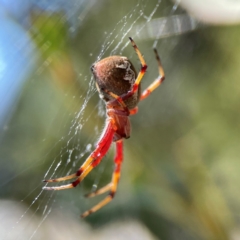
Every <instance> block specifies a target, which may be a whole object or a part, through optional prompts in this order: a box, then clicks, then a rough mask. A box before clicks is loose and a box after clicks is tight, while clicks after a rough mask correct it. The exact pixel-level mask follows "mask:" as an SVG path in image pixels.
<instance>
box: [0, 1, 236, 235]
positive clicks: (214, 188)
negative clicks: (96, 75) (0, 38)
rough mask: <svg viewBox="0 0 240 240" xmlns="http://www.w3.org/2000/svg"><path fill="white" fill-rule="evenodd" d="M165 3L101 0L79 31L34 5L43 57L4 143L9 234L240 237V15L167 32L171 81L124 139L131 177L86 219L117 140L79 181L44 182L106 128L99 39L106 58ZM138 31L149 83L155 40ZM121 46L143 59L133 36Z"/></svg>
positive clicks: (163, 42) (164, 11)
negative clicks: (67, 185)
mask: <svg viewBox="0 0 240 240" xmlns="http://www.w3.org/2000/svg"><path fill="white" fill-rule="evenodd" d="M137 4H139V5H137ZM156 4H157V1H148V2H147V4H145V3H144V2H141V1H140V2H139V1H131V2H128V1H120V2H119V1H110V0H105V1H101V3H100V2H96V3H95V4H94V5H93V6H92V8H91V9H90V11H89V12H88V14H87V16H86V17H85V18H84V20H83V23H82V25H81V26H80V27H79V28H78V29H77V30H76V31H75V33H74V34H73V35H71V36H69V25H68V23H67V22H66V21H64V20H63V19H64V15H63V14H62V13H61V12H59V13H54V14H53V13H51V14H49V13H44V12H41V13H36V12H32V16H31V18H32V25H33V27H32V28H31V29H30V30H29V32H30V34H31V36H32V39H33V41H34V43H35V44H36V47H37V51H38V52H39V56H40V58H39V66H38V69H37V70H36V71H35V72H34V73H33V74H32V75H31V76H29V79H28V81H26V83H25V85H24V88H23V91H22V95H21V98H20V100H19V101H18V102H17V103H16V110H15V112H14V115H13V116H12V118H11V120H10V122H9V124H8V125H7V129H6V131H5V134H4V136H3V140H2V142H1V146H0V159H1V169H0V175H1V184H0V187H1V191H0V196H1V199H2V201H1V202H2V204H1V208H3V209H4V211H6V214H5V215H3V217H1V222H7V223H8V227H7V228H5V231H6V233H5V234H6V235H5V236H8V237H6V238H5V239H30V238H31V237H32V238H33V239H43V238H45V239H102V238H101V236H102V235H101V234H103V233H102V232H101V231H102V230H104V231H107V230H109V232H107V233H106V235H104V236H103V239H121V238H117V237H119V236H120V235H121V234H122V235H123V236H124V234H126V236H127V237H129V239H166V240H175V239H178V240H179V239H184V240H186V239H189V240H192V239H194V240H195V239H196V240H205V239H206V240H220V239H240V231H239V221H240V215H239V213H240V191H239V184H240V174H239V168H240V161H239V158H240V150H239V140H240V139H239V136H240V124H239V122H240V121H239V120H240V111H239V105H240V85H239V75H240V68H239V63H240V54H239V51H240V45H239V40H240V31H239V30H240V27H239V26H238V25H235V26H205V27H201V28H198V29H197V30H195V31H193V32H190V33H186V34H180V35H178V36H171V37H168V38H164V39H160V40H159V41H158V45H157V49H158V51H159V53H160V55H161V59H162V63H163V66H164V69H165V74H166V80H165V82H164V84H163V85H162V86H161V87H160V88H159V89H157V90H156V91H155V92H154V93H153V94H152V95H151V96H150V97H149V98H148V99H146V100H145V101H143V102H141V103H139V113H138V114H137V115H135V116H132V117H131V123H132V136H131V138H130V139H129V140H126V141H124V147H125V149H124V164H123V169H122V175H121V181H120V184H119V188H118V192H117V194H116V197H115V199H114V201H113V202H112V203H110V204H109V205H108V206H106V207H104V208H103V209H101V210H100V211H98V212H97V213H95V214H93V215H91V216H89V217H88V218H86V219H84V220H82V219H80V217H79V216H80V213H82V212H84V211H85V210H87V209H89V208H90V207H91V206H93V205H94V204H95V203H97V202H98V201H99V200H100V199H101V197H97V199H85V198H84V194H85V193H88V192H89V191H91V190H92V189H94V188H95V187H96V186H98V187H101V186H103V185H104V184H106V183H108V182H109V181H110V179H111V174H112V169H113V152H114V151H113V150H114V149H111V151H110V152H109V153H108V155H107V156H106V158H105V159H104V160H103V162H102V163H101V165H100V166H99V167H98V168H97V169H95V170H94V171H93V172H92V173H91V174H90V175H89V176H88V177H87V178H86V179H85V180H84V182H83V183H82V184H81V186H79V187H78V188H76V189H72V190H66V191H61V192H45V191H42V187H43V186H44V183H42V180H43V179H44V178H50V177H51V176H54V177H57V176H64V175H66V174H69V173H72V172H74V171H76V170H77V168H78V167H79V166H80V165H81V163H82V162H83V161H84V159H85V158H86V157H87V155H88V154H89V152H90V151H91V150H93V149H94V143H96V141H97V139H98V138H99V136H100V134H101V130H102V129H103V126H104V120H105V114H104V105H103V103H101V101H100V100H99V97H98V94H97V93H96V90H95V87H94V82H93V81H92V79H91V73H90V66H91V64H92V63H93V62H94V61H96V60H97V57H98V56H99V54H100V52H101V50H104V51H103V57H107V56H108V55H109V54H110V53H111V51H112V50H113V49H115V47H116V46H117V45H118V43H121V45H120V47H118V48H117V49H116V52H115V54H120V51H121V48H122V46H124V45H125V44H126V43H127V42H128V36H129V34H131V31H129V32H127V30H129V29H130V28H131V25H132V24H133V23H134V26H135V25H137V24H138V23H142V22H143V23H144V22H146V19H145V18H144V16H148V15H149V14H150V13H151V12H152V11H153V9H154V8H155V7H156ZM172 6H173V4H172V3H171V2H169V1H162V2H161V3H160V7H159V8H158V9H157V11H156V13H155V14H154V16H153V17H154V18H155V17H163V16H164V17H168V16H169V14H170V12H171V9H172ZM134 9H136V11H135V12H134V11H133V10H134ZM141 9H142V10H143V12H144V16H142V17H139V10H141ZM177 11H179V12H181V10H177ZM130 13H133V16H132V17H130ZM124 16H127V20H126V21H125V20H124ZM135 20H136V22H134V21H135ZM32 29H34V31H32ZM132 34H134V33H132ZM132 37H134V40H135V41H136V43H137V45H138V47H139V49H140V50H141V52H142V53H143V54H144V57H145V59H146V62H147V64H148V66H149V68H148V72H147V74H146V75H145V77H144V80H143V88H144V87H146V86H148V85H149V84H150V83H151V82H152V81H153V79H155V78H156V77H157V75H158V71H157V63H156V60H155V57H154V54H153V50H152V45H153V40H145V41H142V40H141V32H140V33H139V37H138V36H132ZM112 41H113V42H112ZM108 42H112V43H111V44H110V45H109V48H108V49H106V47H103V44H106V43H108ZM105 46H106V45H105ZM122 54H123V55H125V56H128V57H129V58H130V59H131V61H132V62H133V63H134V65H135V67H136V68H137V69H138V70H139V69H140V65H139V61H138V59H137V56H136V54H135V53H134V51H133V49H132V47H131V46H130V44H129V45H128V46H127V47H126V48H124V49H123V53H122ZM86 103H87V104H86ZM85 104H86V105H85ZM81 109H83V110H81ZM79 112H80V113H79ZM78 113H79V114H78ZM90 144H91V145H90ZM58 165H59V166H58ZM55 169H56V170H55ZM18 205H19V209H18V210H15V208H16V206H18ZM11 210H14V212H11ZM2 211H3V210H2ZM124 223H127V225H128V226H132V225H131V224H133V226H135V227H132V228H130V230H129V231H130V232H132V234H133V235H127V233H128V234H130V233H129V232H128V231H127V230H126V228H124V227H123V228H122V226H125V225H124ZM134 224H135V225H134ZM125 227H127V226H125ZM11 228H14V229H15V230H11ZM110 229H112V231H114V232H115V235H111V234H110V232H111V231H110ZM121 229H122V230H121ZM141 231H143V232H144V233H141V234H140V232H141ZM14 234H16V235H17V236H18V238H14V237H13V236H15V235H14ZM74 234H75V235H74ZM79 234H80V235H79ZM144 234H146V235H144ZM76 235H77V236H76ZM90 236H91V237H90ZM131 236H132V237H131ZM134 237H136V238H134Z"/></svg>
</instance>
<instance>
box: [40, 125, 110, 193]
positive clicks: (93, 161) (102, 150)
mask: <svg viewBox="0 0 240 240" xmlns="http://www.w3.org/2000/svg"><path fill="white" fill-rule="evenodd" d="M114 133H115V130H114V126H113V123H112V121H108V123H107V126H106V128H105V130H104V134H103V135H102V137H101V138H100V140H99V142H98V144H97V147H96V149H95V150H94V151H93V152H92V153H91V154H90V156H89V157H88V158H87V160H86V161H85V162H84V163H83V165H82V166H81V167H80V168H79V170H78V171H77V172H76V173H74V174H71V175H69V176H66V177H61V178H57V179H50V180H44V181H45V182H60V181H65V180H68V179H71V178H74V177H77V179H76V180H75V181H73V182H71V183H69V184H66V185H61V186H56V187H43V189H45V190H63V189H68V188H73V187H76V186H77V185H78V184H79V183H80V182H81V181H82V180H83V179H84V178H85V177H86V176H87V175H88V173H89V172H90V171H91V170H92V169H93V168H94V167H96V166H97V165H98V164H99V163H100V162H101V160H102V158H103V157H104V156H105V155H106V153H107V151H108V150H109V148H110V146H111V143H112V141H113V135H114Z"/></svg>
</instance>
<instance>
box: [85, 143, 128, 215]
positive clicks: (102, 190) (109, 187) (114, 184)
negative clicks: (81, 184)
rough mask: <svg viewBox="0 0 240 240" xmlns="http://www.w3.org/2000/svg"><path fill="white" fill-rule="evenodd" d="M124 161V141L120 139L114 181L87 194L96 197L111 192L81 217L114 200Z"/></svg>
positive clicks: (117, 145) (115, 159)
mask: <svg viewBox="0 0 240 240" xmlns="http://www.w3.org/2000/svg"><path fill="white" fill-rule="evenodd" d="M122 161H123V141H122V140H119V141H117V142H116V155H115V158H114V163H115V169H114V172H113V175H112V181H111V182H110V183H109V184H107V185H106V186H104V187H102V188H100V189H98V190H96V191H94V192H92V193H89V194H87V195H86V197H95V196H97V195H100V194H103V193H105V192H107V191H109V194H108V195H107V196H106V197H105V198H104V199H103V200H102V201H101V202H99V203H98V204H97V205H95V206H94V207H92V208H91V209H90V210H88V211H86V212H84V213H83V214H82V215H81V217H87V216H88V215H89V214H91V213H94V212H96V211H97V210H99V209H100V208H102V207H103V206H105V205H106V204H108V203H109V202H111V201H112V199H113V197H114V195H115V193H116V191H117V185H118V182H119V179H120V171H121V164H122Z"/></svg>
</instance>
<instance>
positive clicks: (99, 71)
mask: <svg viewBox="0 0 240 240" xmlns="http://www.w3.org/2000/svg"><path fill="white" fill-rule="evenodd" d="M91 69H92V72H93V75H94V77H95V80H96V86H97V89H98V92H99V94H100V96H101V98H103V100H105V101H106V102H108V101H109V100H112V99H113V98H112V97H111V96H110V95H109V94H107V93H106V92H105V91H104V89H105V90H107V91H109V92H112V93H114V94H116V95H118V96H121V95H123V94H126V93H127V92H129V91H131V89H132V86H133V84H134V82H135V80H136V77H137V72H136V70H135V68H134V66H133V64H132V63H131V62H130V60H129V59H128V58H126V57H122V56H111V57H107V58H104V59H102V60H100V61H99V62H97V63H95V64H94V65H93V66H92V68H91ZM140 94H141V90H140V86H139V88H138V91H137V92H136V93H134V94H133V95H132V96H130V97H129V98H128V99H126V100H124V102H125V104H126V106H127V107H128V109H132V108H134V107H136V106H137V104H138V101H139V97H140Z"/></svg>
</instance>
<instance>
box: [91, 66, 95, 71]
mask: <svg viewBox="0 0 240 240" xmlns="http://www.w3.org/2000/svg"><path fill="white" fill-rule="evenodd" d="M94 67H95V65H94V64H93V65H92V66H91V68H90V69H91V71H92V72H93V71H94Z"/></svg>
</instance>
